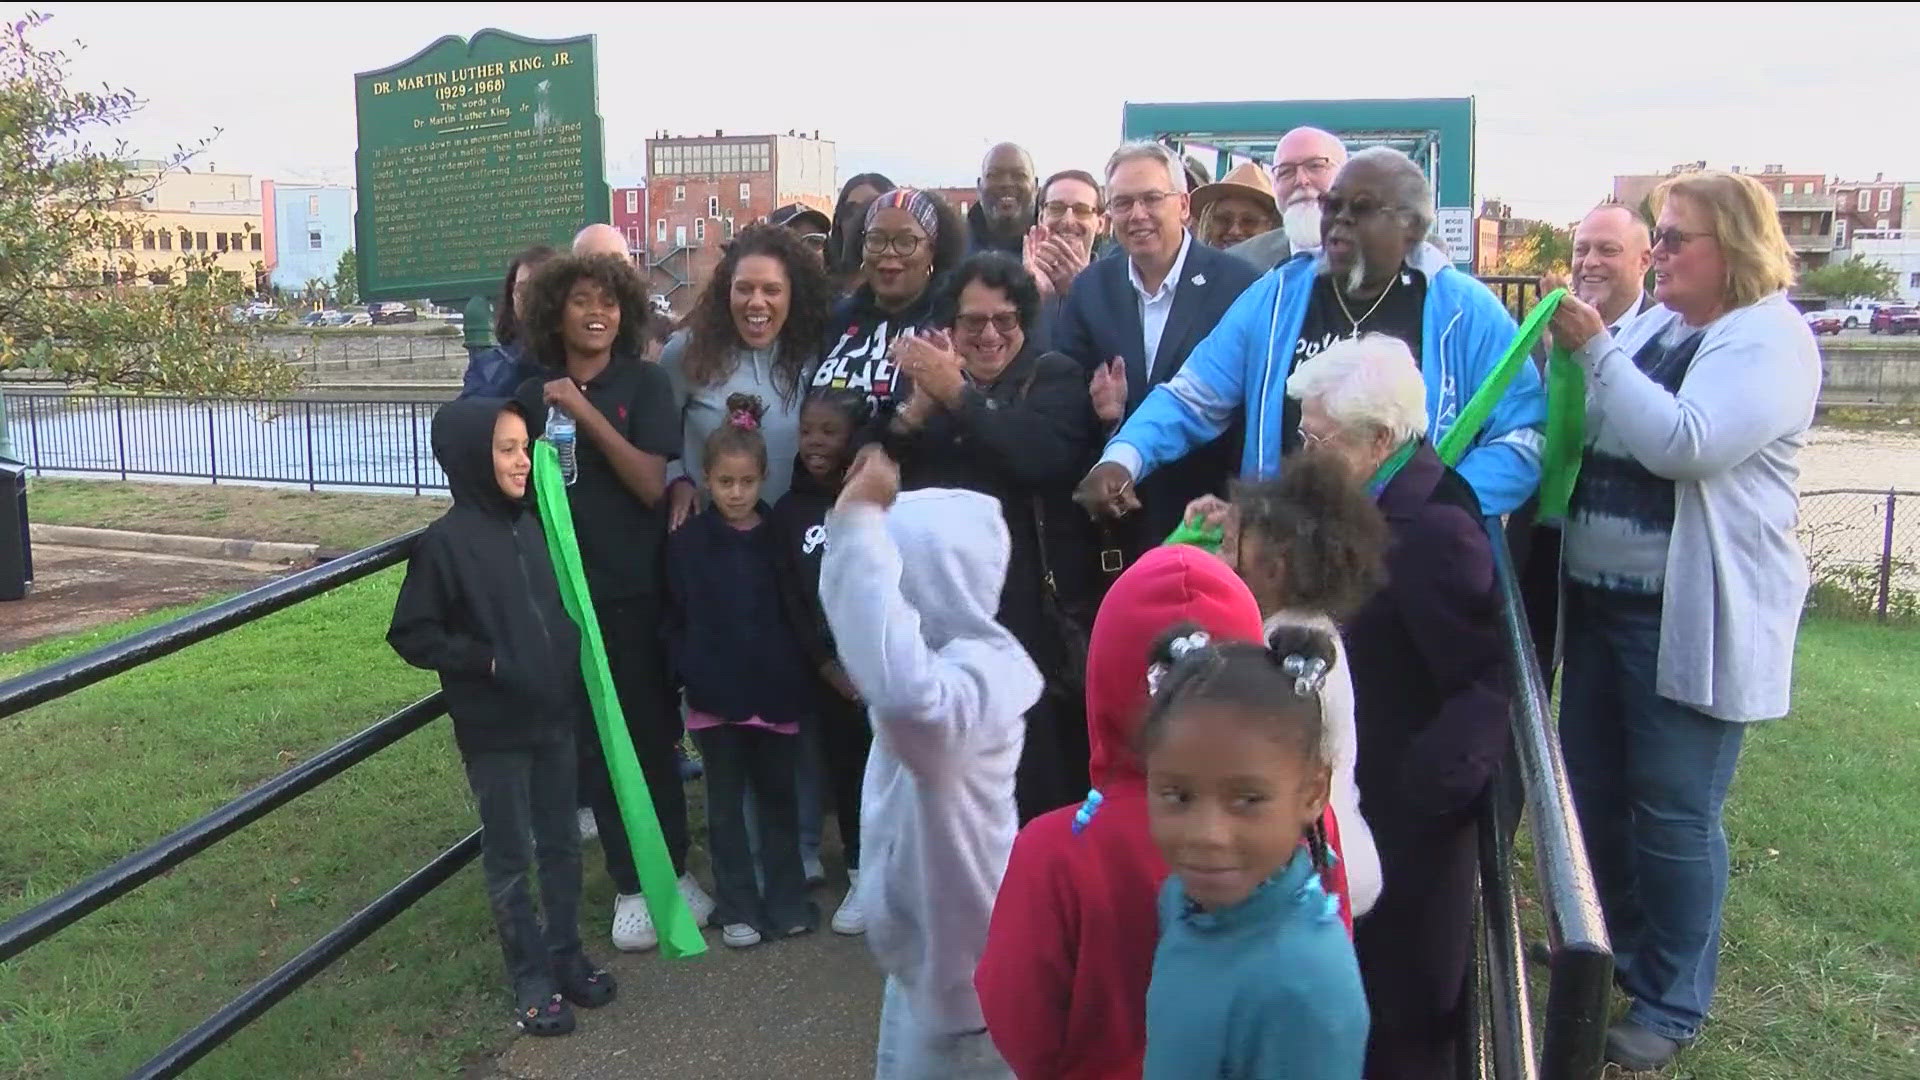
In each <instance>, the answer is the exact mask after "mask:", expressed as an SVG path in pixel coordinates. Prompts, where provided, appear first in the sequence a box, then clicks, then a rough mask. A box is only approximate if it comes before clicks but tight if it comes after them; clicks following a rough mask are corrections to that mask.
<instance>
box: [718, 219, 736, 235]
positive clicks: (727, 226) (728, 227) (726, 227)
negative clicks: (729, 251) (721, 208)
mask: <svg viewBox="0 0 1920 1080" xmlns="http://www.w3.org/2000/svg"><path fill="white" fill-rule="evenodd" d="M720 228H721V231H722V232H723V233H724V234H725V236H726V238H727V239H729V240H731V239H733V219H732V218H727V219H726V220H725V221H722V222H721V223H720Z"/></svg>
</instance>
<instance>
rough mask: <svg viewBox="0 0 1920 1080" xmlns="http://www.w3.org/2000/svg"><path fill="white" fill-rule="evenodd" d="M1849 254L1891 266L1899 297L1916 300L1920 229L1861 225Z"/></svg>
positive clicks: (1918, 293) (1919, 298)
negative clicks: (1862, 226) (1869, 227)
mask: <svg viewBox="0 0 1920 1080" xmlns="http://www.w3.org/2000/svg"><path fill="white" fill-rule="evenodd" d="M1851 254H1853V255H1858V256H1860V257H1861V258H1863V259H1866V260H1867V261H1868V262H1877V263H1880V264H1882V265H1884V266H1886V267H1888V268H1890V269H1892V270H1893V273H1894V283H1893V284H1894V289H1895V290H1896V291H1897V293H1898V295H1899V297H1900V299H1901V300H1903V301H1905V302H1907V303H1920V229H1863V230H1861V231H1859V232H1856V233H1854V234H1853V248H1852V251H1851Z"/></svg>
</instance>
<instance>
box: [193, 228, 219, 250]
mask: <svg viewBox="0 0 1920 1080" xmlns="http://www.w3.org/2000/svg"><path fill="white" fill-rule="evenodd" d="M193 246H194V247H195V248H196V249H197V250H200V251H205V250H207V234H206V233H203V232H196V233H194V234H193ZM220 246H221V247H223V248H224V247H226V245H225V244H222V245H220Z"/></svg>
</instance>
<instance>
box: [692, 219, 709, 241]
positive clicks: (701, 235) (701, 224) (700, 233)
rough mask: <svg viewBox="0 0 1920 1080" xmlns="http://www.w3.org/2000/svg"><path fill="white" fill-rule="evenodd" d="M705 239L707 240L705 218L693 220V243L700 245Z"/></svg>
mask: <svg viewBox="0 0 1920 1080" xmlns="http://www.w3.org/2000/svg"><path fill="white" fill-rule="evenodd" d="M706 238H707V219H706V218H694V219H693V239H694V242H695V243H702V242H704V241H705V240H706Z"/></svg>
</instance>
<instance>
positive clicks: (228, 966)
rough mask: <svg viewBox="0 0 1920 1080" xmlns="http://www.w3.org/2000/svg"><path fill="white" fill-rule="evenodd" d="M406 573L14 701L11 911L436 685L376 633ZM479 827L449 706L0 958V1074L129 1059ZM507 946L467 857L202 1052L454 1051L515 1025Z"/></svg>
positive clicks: (84, 1076) (433, 1059)
mask: <svg viewBox="0 0 1920 1080" xmlns="http://www.w3.org/2000/svg"><path fill="white" fill-rule="evenodd" d="M397 587H398V571H388V572H386V573H384V574H381V575H378V576H376V577H373V578H369V579H366V580H364V581H361V582H357V583H355V584H353V585H349V586H346V587H343V588H341V589H339V590H336V591H335V592H333V593H330V594H328V595H326V596H324V597H320V598H318V599H315V600H312V601H309V602H308V603H305V604H302V605H299V606H298V607H296V608H294V609H292V610H289V611H286V612H283V613H280V614H278V615H275V616H272V617H270V618H268V619H266V620H263V621H262V622H260V623H256V624H253V625H252V626H250V627H247V628H243V629H240V630H236V631H234V632H231V633H228V634H225V635H222V636H220V637H219V638H216V639H215V640H212V641H208V642H204V643H202V644H199V645H195V646H193V647H191V648H189V649H187V650H186V651H184V652H181V653H178V654H175V655H174V656H171V657H168V658H165V659H163V660H159V661H157V662H155V663H153V664H150V665H148V666H146V667H144V668H141V669H139V670H138V671H137V672H134V673H130V674H127V675H123V676H120V677H117V678H114V679H110V680H108V681H106V682H104V683H102V684H99V685H96V686H94V687H91V688H89V689H87V690H84V691H81V692H79V693H77V694H74V695H71V696H69V697H67V698H65V699H62V700H60V701H57V702H53V703H50V704H48V705H44V706H41V707H39V708H36V709H33V710H29V711H28V712H26V713H24V714H21V715H18V716H14V717H11V718H9V719H7V720H5V721H0V724H4V727H5V730H4V732H0V734H3V735H4V737H5V739H6V746H7V752H6V754H5V756H4V758H0V784H4V786H5V788H6V790H7V791H8V797H7V798H6V799H5V800H0V917H4V916H6V915H11V914H14V913H16V912H18V911H19V910H22V909H24V908H26V907H27V906H29V905H30V904H32V903H35V902H38V901H40V900H44V899H46V898H47V897H49V896H51V895H53V894H55V893H56V892H58V891H59V890H61V889H63V888H65V887H67V886H69V885H72V884H73V883H75V882H77V881H79V880H81V879H83V878H84V877H86V876H87V875H89V874H91V873H93V872H95V871H97V870H99V869H100V868H102V867H104V866H106V865H107V864H108V863H110V862H111V861H113V860H114V859H116V858H119V857H121V856H123V855H125V854H127V853H128V852H131V851H133V850H136V849H138V848H139V847H141V846H143V845H145V844H147V843H150V842H151V841H153V840H154V839H156V838H158V837H160V836H162V835H164V834H166V833H168V832H170V831H172V830H173V829H176V828H178V827H180V826H181V825H184V824H186V823H187V822H189V821H192V820H193V819H194V818H196V817H198V816H200V815H201V814H204V813H206V812H207V811H209V810H211V809H213V808H214V807H216V806H218V805H220V804H222V803H224V802H226V801H228V800H229V799H231V798H233V797H234V796H236V795H238V794H240V793H241V792H243V791H245V790H247V789H248V788H249V787H251V786H253V785H256V784H258V783H260V782H261V781H263V780H265V779H267V778H268V777H271V776H273V775H275V774H276V773H278V772H280V771H282V770H284V769H285V768H287V767H288V766H290V765H292V764H294V763H296V762H298V761H300V760H302V759H304V758H306V757H308V756H310V755H312V754H313V753H315V752H316V751H318V750H320V749H323V748H325V747H326V746H328V745H331V744H332V743H334V742H337V741H338V740H340V739H341V738H343V737H345V736H346V735H348V734H350V733H352V732H353V731H355V730H358V729H359V728H361V727H364V726H366V725H367V724H368V723H370V722H371V721H373V720H375V719H377V718H379V717H381V716H384V715H386V714H387V713H389V712H391V711H393V710H394V709H395V708H397V707H398V706H401V705H403V704H405V703H407V702H409V701H413V700H415V699H417V698H419V697H421V696H423V695H425V694H426V693H428V692H430V691H431V689H432V680H431V678H430V677H429V676H427V675H425V674H424V673H421V672H417V671H414V670H412V669H410V668H407V667H405V666H404V665H402V664H401V663H400V661H399V660H398V659H396V658H395V657H394V656H393V655H392V653H391V652H389V651H388V649H387V647H386V644H385V641H384V639H383V638H384V632H385V628H386V621H387V617H388V615H389V613H390V612H391V609H392V602H393V595H394V591H395V589H396V588H397ZM168 614H172V613H158V614H155V615H153V616H149V617H147V618H145V619H142V620H138V621H136V622H134V623H130V624H122V625H120V626H116V627H113V628H111V629H109V630H102V631H97V632H94V633H91V634H87V635H83V636H81V637H79V638H74V639H67V640H64V641H57V642H50V643H47V644H43V645H39V646H35V647H33V648H30V649H26V650H23V651H21V652H19V653H16V654H14V655H11V656H8V657H6V658H4V660H0V676H3V675H10V674H16V673H18V672H20V671H23V670H27V669H30V668H32V667H35V666H38V665H40V664H44V663H47V662H49V661H52V660H55V659H58V658H60V657H62V656H65V655H70V654H72V653H74V652H77V651H80V650H83V649H85V648H88V647H91V646H93V645H96V644H99V643H101V642H102V641H105V640H110V639H111V638H112V637H113V636H116V635H118V634H123V633H125V632H127V631H128V630H130V629H133V628H136V627H137V626H140V625H144V624H147V623H152V622H154V621H157V620H159V619H162V618H164V617H166V616H167V615H168ZM473 827H474V816H473V812H472V809H471V805H470V801H469V797H468V794H467V790H466V785H465V783H464V781H463V780H462V777H461V774H460V770H459V766H458V758H457V755H456V753H455V751H454V748H453V746H452V738H451V733H450V731H449V729H448V727H447V725H446V723H445V722H444V721H440V722H436V723H434V724H432V725H430V726H429V727H427V728H426V729H423V730H421V731H418V732H415V733H414V734H412V735H410V736H408V737H406V738H405V739H403V740H402V741H401V742H400V743H398V744H396V745H395V746H393V747H390V748H388V749H387V750H385V751H383V752H382V753H380V754H378V755H376V756H375V757H374V758H372V759H371V760H369V761H366V762H363V763H361V764H360V765H357V766H355V767H354V768H353V769H351V770H349V771H348V772H347V773H345V774H344V775H342V776H341V777H339V778H337V779H335V780H332V781H330V782H328V783H326V784H323V785H322V786H321V787H320V788H318V789H317V790H315V791H313V792H310V793H308V794H306V795H304V796H302V797H300V798H299V799H297V800H295V801H294V802H293V803H291V804H289V805H287V806H285V807H283V808H282V809H280V810H278V811H276V812H274V813H273V814H270V815H269V816H267V817H266V818H265V819H263V820H262V821H260V822H258V823H256V824H254V825H252V826H249V827H248V828H246V829H244V830H242V831H241V832H240V833H238V834H236V835H235V836H233V837H230V838H228V839H227V840H225V841H222V842H221V843H219V844H216V845H215V846H214V847H212V848H210V849H208V850H207V851H206V852H204V853H202V854H201V855H199V856H197V857H196V858H194V859H192V860H191V861H189V862H188V863H186V864H185V865H184V866H181V867H179V868H177V869H176V870H174V871H172V872H171V873H169V874H166V875H164V876H162V877H160V878H158V879H156V880H154V881H152V882H149V883H148V884H146V885H145V886H143V887H141V888H140V889H138V890H136V891H135V892H134V893H132V894H130V895H129V896H127V897H125V898H122V899H121V900H119V901H117V902H115V903H114V904H112V905H110V906H109V907H108V908H106V909H105V910H103V911H100V912H97V913H95V914H94V915H92V916H90V917H88V918H86V919H84V920H82V921H81V922H79V923H77V924H75V925H74V926H72V927H70V928H68V929H67V930H66V931H64V932H62V933H61V934H59V935H57V936H56V937H54V938H52V939H50V940H48V941H45V942H42V943H41V944H39V945H37V946H35V947H34V948H32V949H29V950H28V951H27V952H25V953H24V954H22V955H21V956H19V957H17V958H15V959H14V960H13V961H11V962H9V963H7V964H4V965H0V1076H6V1077H17V1078H23V1080H39V1078H49V1080H51V1078H56V1077H57V1078H59V1080H88V1078H94V1077H101V1078H104V1077H117V1076H122V1075H125V1074H126V1073H127V1072H128V1071H129V1070H130V1069H131V1068H132V1067H134V1066H135V1065H137V1064H139V1063H140V1062H141V1061H143V1060H145V1059H146V1057H148V1056H149V1055H151V1054H152V1053H154V1052H156V1051H158V1050H159V1049H160V1048H161V1047H163V1046H164V1045H166V1044H167V1043H168V1042H170V1041H171V1040H172V1039H173V1038H175V1037H176V1036H178V1035H179V1034H181V1033H182V1032H184V1031H186V1030H187V1029H188V1028H190V1027H191V1026H193V1025H194V1024H196V1023H198V1022H199V1021H200V1020H201V1019H202V1018H204V1016H205V1015H206V1014H208V1013H210V1012H211V1011H212V1010H213V1009H214V1008H215V1007H217V1006H218V1005H220V1004H222V1003H224V1002H225V1001H227V1000H228V999H229V998H231V997H232V996H234V995H235V994H236V993H238V992H239V991H241V990H243V989H244V988H245V987H247V986H248V985H250V984H251V983H252V982H254V981H255V980H257V979H258V978H260V977H261V976H263V975H265V974H266V973H268V972H269V971H271V970H272V969H273V968H275V967H277V966H278V965H279V964H281V963H282V962H284V961H285V960H287V959H288V958H289V957H291V956H293V955H294V954H295V953H297V952H298V951H299V950H300V949H302V948H304V947H305V946H306V945H308V944H310V943H311V942H312V941H313V939H315V938H317V937H318V936H320V935H321V934H322V933H324V932H326V931H327V930H328V929H330V928H332V927H333V926H334V925H336V924H337V923H339V922H340V921H341V920H342V919H343V918H345V917H346V916H347V915H349V914H351V913H352V912H353V911H355V910H357V909H358V908H360V907H361V906H363V905H364V904H366V903H367V902H368V901H370V900H372V899H373V898H374V897H375V896H377V895H379V894H380V893H381V892H383V891H385V890H386V889H387V888H389V887H391V886H392V885H393V884H394V883H395V882H397V881H399V880H400V879H401V878H402V877H404V876H405V875H406V874H407V873H409V872H411V871H412V870H413V869H414V868H416V867H418V866H419V865H421V864H422V863H424V862H426V861H427V860H428V859H429V858H431V857H432V856H433V855H435V854H436V853H438V852H439V851H441V850H443V849H444V848H445V847H447V846H448V845H449V844H451V843H453V842H454V841H455V840H458V839H459V838H460V837H461V836H463V835H465V834H466V833H467V832H468V831H469V830H470V829H472V828H473ZM499 966H500V957H499V952H498V949H497V946H496V945H495V944H494V942H493V940H492V932H491V927H490V920H489V918H488V915H487V910H486V904H485V900H484V897H483V895H482V890H481V888H480V886H479V884H478V878H477V870H476V869H475V868H473V867H469V868H468V869H466V870H463V871H462V872H461V873H460V874H459V875H458V876H456V877H455V878H454V879H453V880H452V881H450V882H449V883H448V884H447V885H446V886H445V887H444V888H441V889H439V890H436V891H435V892H434V893H433V894H431V895H430V896H429V897H428V898H426V899H425V900H423V901H421V902H420V903H419V904H418V905H416V906H415V907H414V908H413V909H411V910H410V911H408V912H407V913H406V914H404V915H403V916H401V917H400V918H399V919H398V920H397V921H396V922H394V923H393V924H390V925H389V926H388V927H387V928H385V929H384V930H382V931H380V932H379V933H377V934H375V935H374V936H373V937H372V938H370V939H369V940H367V941H366V942H365V943H363V944H362V945H360V946H359V947H358V948H357V949H355V950H354V951H353V952H352V953H350V954H348V956H347V957H346V958H345V959H344V960H342V961H340V962H338V963H336V964H335V965H334V966H333V967H332V968H330V969H328V970H327V971H326V972H325V973H323V974H322V975H320V976H319V977H317V978H316V979H315V980H314V981H313V982H310V983H309V984H307V986H305V987H304V988H302V989H300V990H298V991H296V992H295V994H294V996H293V997H292V998H290V999H289V1000H288V1001H286V1002H285V1003H283V1004H282V1005H280V1006H279V1007H278V1008H276V1009H274V1010H272V1011H270V1012H269V1013H268V1014H267V1015H266V1016H265V1017H263V1018H262V1019H260V1020H258V1021H256V1022H255V1023H254V1024H253V1025H251V1026H250V1027H249V1028H247V1029H246V1030H245V1031H243V1032H242V1033H241V1034H240V1035H238V1036H237V1037H236V1038H235V1039H234V1040H233V1041H231V1042H230V1043H228V1045H227V1046H226V1047H224V1048H222V1049H220V1050H217V1051H215V1052H214V1053H213V1054H212V1055H210V1056H209V1057H207V1058H206V1059H204V1060H203V1061H202V1063H201V1064H200V1065H199V1066H197V1067H196V1069H195V1071H194V1075H195V1076H206V1077H234V1078H240V1077H249V1078H251V1077H264V1076H274V1077H281V1076H286V1077H309V1076H310V1077H335V1076H365V1077H396V1076H419V1075H430V1074H433V1073H442V1074H444V1073H446V1072H448V1071H450V1070H452V1069H454V1068H455V1067H457V1065H458V1064H459V1062H460V1061H461V1059H462V1058H463V1057H466V1056H470V1055H471V1054H473V1053H474V1052H475V1051H478V1050H480V1049H483V1048H486V1047H489V1046H492V1045H494V1044H496V1043H498V1042H499V1041H500V1040H501V1039H503V1038H504V1037H505V1035H506V1033H507V1027H506V1011H505V998H504V994H503V993H501V992H498V991H497V990H496V985H497V984H498V983H499V982H500V981H501V976H500V972H499Z"/></svg>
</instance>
